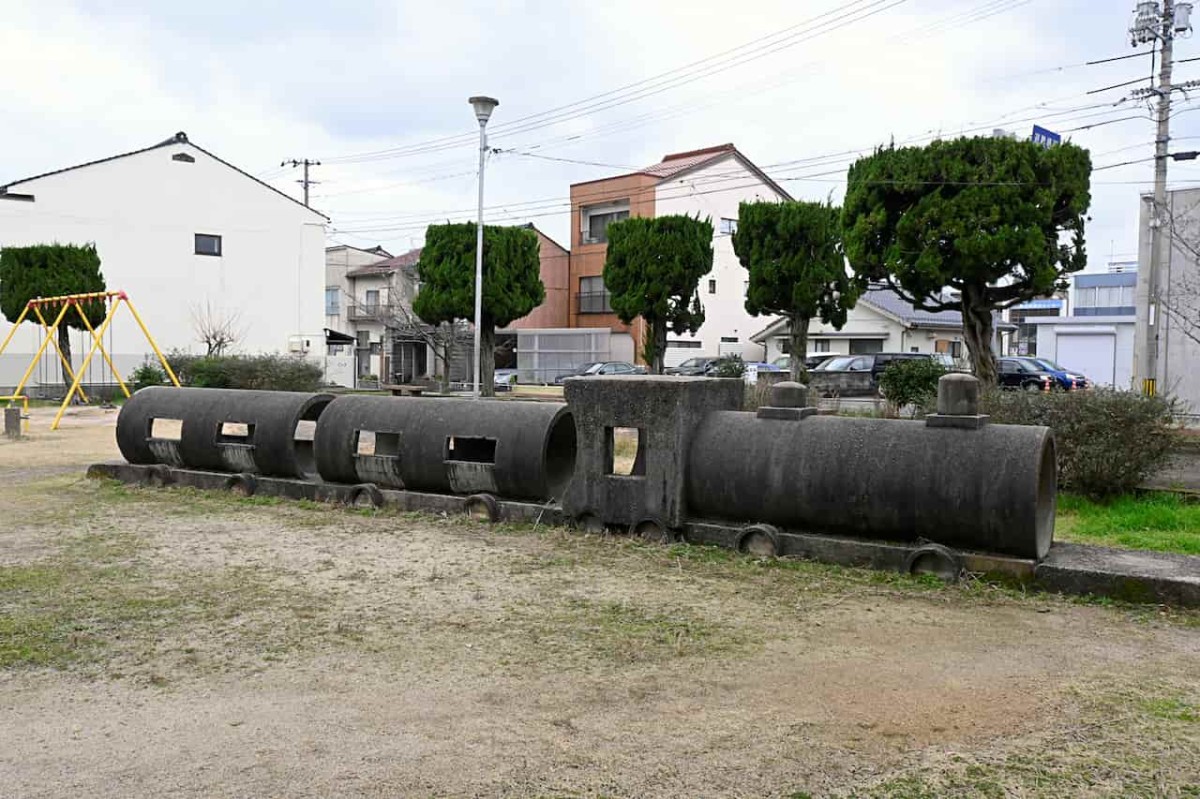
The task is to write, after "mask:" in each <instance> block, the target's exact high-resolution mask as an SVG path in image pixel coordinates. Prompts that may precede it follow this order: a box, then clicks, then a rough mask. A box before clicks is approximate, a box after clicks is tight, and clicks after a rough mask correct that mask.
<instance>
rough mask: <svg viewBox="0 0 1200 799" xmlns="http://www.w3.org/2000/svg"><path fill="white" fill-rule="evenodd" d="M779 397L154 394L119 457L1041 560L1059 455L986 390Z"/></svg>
mask: <svg viewBox="0 0 1200 799" xmlns="http://www.w3.org/2000/svg"><path fill="white" fill-rule="evenodd" d="M770 396H772V399H770V403H769V404H768V405H767V407H763V408H761V409H758V410H757V411H754V413H751V411H743V410H740V405H742V402H743V389H742V384H740V382H738V380H727V379H710V378H659V377H620V378H604V377H601V378H580V379H572V380H569V382H568V385H566V388H565V398H566V402H565V403H563V402H540V401H520V399H503V401H500V399H498V401H472V399H466V398H448V397H406V398H392V397H380V396H365V395H344V396H337V397H335V396H332V395H324V394H292V392H274V391H235V390H222V389H174V388H149V389H143V390H142V391H138V392H137V394H136V395H134V396H133V397H132V398H131V399H130V401H128V402H127V403H126V404H125V407H124V408H122V409H121V413H120V416H119V419H118V425H116V440H118V445H119V447H120V451H121V453H122V455H124V456H125V458H126V461H127V462H128V464H132V467H136V468H137V469H138V470H137V471H136V473H128V474H126V477H127V479H131V480H139V481H144V482H146V481H148V482H158V483H170V482H180V483H192V485H200V486H211V487H226V488H230V489H238V491H241V492H244V493H256V492H259V493H264V492H265V493H276V494H283V495H293V497H308V498H317V499H331V500H342V501H350V503H356V504H371V505H377V506H383V505H385V504H389V503H392V504H398V505H401V506H403V507H413V509H420V507H427V509H430V510H455V509H461V510H464V511H468V512H472V513H474V515H476V516H480V517H484V518H488V519H522V518H526V519H527V518H541V519H542V521H547V522H568V523H574V524H575V525H577V527H580V528H582V529H584V530H592V531H601V530H616V531H629V533H632V534H636V535H641V536H644V537H649V539H653V540H662V541H673V540H682V541H692V542H709V543H720V545H725V546H732V547H738V548H742V549H749V551H752V552H756V553H761V554H780V555H790V554H791V555H805V557H822V549H823V548H827V547H828V546H832V545H835V543H839V542H841V543H842V549H845V548H846V546H848V552H850V553H852V554H851V557H850V560H851V561H853V563H862V564H864V565H874V566H883V567H896V569H908V570H914V571H935V572H937V573H943V575H952V573H956V572H958V571H960V570H961V569H964V567H970V566H971V565H972V564H974V565H977V566H978V565H979V559H980V558H984V559H985V560H986V564H984V565H989V564H990V565H992V566H995V565H996V564H1001V563H1003V561H1004V559H1006V558H1008V559H1018V560H1028V561H1038V560H1040V559H1042V558H1044V557H1045V555H1046V553H1048V551H1049V549H1050V545H1051V539H1052V534H1054V517H1055V457H1054V437H1052V434H1051V433H1050V431H1049V429H1048V428H1044V427H1016V426H1008V425H989V423H988V422H986V417H985V416H980V415H979V414H978V410H977V404H978V388H977V383H976V382H974V379H973V378H970V377H966V376H952V377H948V378H946V379H943V383H942V385H941V395H940V404H938V413H936V414H931V415H930V416H928V417H926V419H924V420H919V421H896V420H878V419H852V417H840V416H826V415H820V414H817V413H816V409H814V408H810V407H808V403H806V398H808V396H806V391H805V390H804V386H800V385H797V384H792V383H784V384H779V385H776V386H774V388H773V390H772V395H770ZM623 441H624V444H623ZM623 446H625V449H629V447H634V451H632V452H631V453H629V455H628V457H626V458H625V459H626V461H631V462H628V463H626V464H625V465H624V468H620V463H619V462H620V457H619V456H618V450H620V449H622V447H623ZM972 558H973V559H974V560H971V559H972ZM989 558H990V559H989ZM826 559H835V560H836V559H839V558H828V557H827V558H826ZM841 559H845V557H842V558H841Z"/></svg>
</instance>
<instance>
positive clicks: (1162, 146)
mask: <svg viewBox="0 0 1200 799" xmlns="http://www.w3.org/2000/svg"><path fill="white" fill-rule="evenodd" d="M1191 12H1192V4H1191V3H1185V2H1175V0H1163V4H1162V7H1161V9H1160V8H1159V4H1158V2H1156V0H1149V1H1148V2H1139V3H1138V5H1137V9H1136V11H1135V12H1134V20H1133V25H1131V26H1130V28H1129V36H1130V43H1131V44H1132V45H1133V46H1134V47H1137V46H1138V45H1139V44H1145V43H1147V42H1150V43H1151V46H1153V43H1154V42H1156V41H1157V42H1158V43H1159V51H1160V57H1161V63H1160V65H1159V71H1158V85H1157V86H1155V87H1154V88H1152V89H1142V90H1139V91H1136V92H1134V93H1133V96H1134V97H1135V98H1141V97H1146V96H1150V95H1157V97H1158V103H1157V109H1156V112H1155V118H1156V121H1157V125H1158V130H1157V133H1156V134H1155V137H1154V200H1153V204H1152V206H1151V209H1150V262H1149V264H1147V268H1146V269H1145V270H1139V272H1138V287H1137V326H1136V333H1135V336H1134V347H1133V352H1134V369H1135V371H1136V373H1137V377H1140V378H1141V384H1142V393H1143V394H1145V395H1147V396H1153V395H1154V394H1155V393H1156V392H1157V385H1158V346H1159V334H1158V321H1159V319H1158V317H1159V313H1158V310H1159V308H1158V305H1159V302H1158V292H1159V272H1160V269H1161V266H1162V260H1163V253H1164V251H1165V249H1166V247H1167V242H1165V241H1164V239H1163V234H1164V232H1165V229H1166V228H1167V227H1168V226H1169V224H1170V221H1169V220H1168V219H1167V158H1168V157H1169V156H1168V153H1167V148H1168V146H1169V144H1170V141H1171V94H1172V92H1174V91H1175V89H1176V88H1178V87H1176V86H1173V85H1172V84H1171V67H1172V66H1173V58H1174V41H1175V36H1176V35H1177V34H1181V33H1185V32H1187V31H1190V30H1191V24H1190V22H1189V19H1190V17H1191Z"/></svg>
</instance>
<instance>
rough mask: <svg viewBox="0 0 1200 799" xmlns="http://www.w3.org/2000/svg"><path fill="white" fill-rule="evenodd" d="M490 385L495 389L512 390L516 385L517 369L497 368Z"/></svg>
mask: <svg viewBox="0 0 1200 799" xmlns="http://www.w3.org/2000/svg"><path fill="white" fill-rule="evenodd" d="M492 385H494V386H495V387H496V390H497V391H512V390H513V387H514V386H516V385H517V370H516V369H497V370H496V373H495V375H494V376H493V377H492Z"/></svg>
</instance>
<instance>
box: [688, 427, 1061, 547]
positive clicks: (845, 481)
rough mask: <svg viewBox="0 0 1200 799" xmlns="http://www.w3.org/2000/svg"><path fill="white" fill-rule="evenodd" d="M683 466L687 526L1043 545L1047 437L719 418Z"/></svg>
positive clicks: (1013, 431) (1048, 522)
mask: <svg viewBox="0 0 1200 799" xmlns="http://www.w3.org/2000/svg"><path fill="white" fill-rule="evenodd" d="M687 464H688V473H687V501H688V515H689V516H690V517H692V518H712V519H733V520H738V521H753V522H767V523H770V524H775V525H778V526H780V527H783V528H792V529H799V530H804V531H808V532H815V533H829V534H837V535H846V536H852V537H857V538H879V539H889V540H897V541H910V540H915V539H918V538H924V539H928V540H930V541H934V542H937V543H939V544H944V545H946V546H951V547H957V548H960V549H972V550H983V551H988V552H998V553H1004V554H1008V555H1014V556H1017V557H1022V558H1036V559H1040V558H1042V557H1044V556H1045V554H1046V552H1047V550H1049V548H1050V542H1051V539H1052V538H1053V535H1054V511H1055V504H1056V493H1055V492H1056V489H1055V477H1056V475H1055V465H1054V438H1053V435H1052V433H1051V431H1050V430H1049V429H1048V428H1045V427H1032V426H1029V427H1026V426H1016V425H984V426H982V427H980V428H978V429H973V430H972V429H957V428H948V427H932V426H929V427H927V426H926V425H925V424H924V423H922V422H911V421H894V420H885V419H853V418H844V417H837V416H811V417H808V418H806V419H802V420H799V421H784V420H772V419H758V418H756V417H755V415H754V414H750V413H741V412H737V411H719V412H715V413H711V414H709V415H708V416H706V417H705V418H704V420H703V421H702V422H701V424H700V425H699V426H698V428H697V430H696V434H695V435H694V437H693V439H692V443H691V449H690V451H689V454H688V460H687Z"/></svg>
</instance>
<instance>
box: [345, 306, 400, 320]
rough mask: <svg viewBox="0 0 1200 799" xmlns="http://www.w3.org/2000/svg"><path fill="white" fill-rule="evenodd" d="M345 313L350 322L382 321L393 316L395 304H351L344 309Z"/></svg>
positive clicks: (394, 314)
mask: <svg viewBox="0 0 1200 799" xmlns="http://www.w3.org/2000/svg"><path fill="white" fill-rule="evenodd" d="M346 315H347V317H348V318H349V319H350V321H351V322H371V321H377V322H383V321H387V320H389V319H394V318H395V316H396V306H394V305H391V304H385V303H378V304H375V305H352V306H350V307H349V308H347V309H346Z"/></svg>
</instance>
